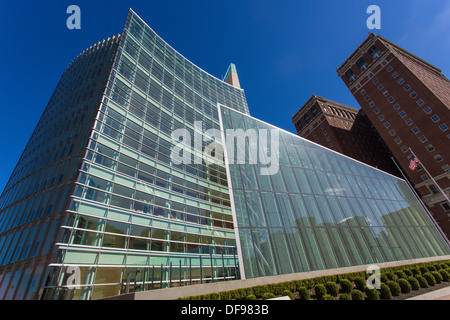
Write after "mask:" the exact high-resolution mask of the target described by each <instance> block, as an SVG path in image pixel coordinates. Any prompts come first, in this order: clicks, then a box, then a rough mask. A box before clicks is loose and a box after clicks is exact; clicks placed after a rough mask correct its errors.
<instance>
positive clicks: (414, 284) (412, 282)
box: [406, 276, 420, 290]
mask: <svg viewBox="0 0 450 320" xmlns="http://www.w3.org/2000/svg"><path fill="white" fill-rule="evenodd" d="M406 280H408V282H409V284H410V285H411V289H413V290H419V289H420V284H419V281H418V280H417V279H416V278H414V277H413V276H409V277H408V279H406Z"/></svg>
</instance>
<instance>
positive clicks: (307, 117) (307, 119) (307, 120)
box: [303, 113, 311, 124]
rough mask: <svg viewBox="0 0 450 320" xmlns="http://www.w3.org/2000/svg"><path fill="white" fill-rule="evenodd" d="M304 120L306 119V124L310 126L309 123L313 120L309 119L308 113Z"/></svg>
mask: <svg viewBox="0 0 450 320" xmlns="http://www.w3.org/2000/svg"><path fill="white" fill-rule="evenodd" d="M303 118H304V119H305V121H306V124H308V123H309V122H310V121H311V119H310V118H309V115H308V114H307V113H305V115H304V116H303Z"/></svg>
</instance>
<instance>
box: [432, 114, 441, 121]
mask: <svg viewBox="0 0 450 320" xmlns="http://www.w3.org/2000/svg"><path fill="white" fill-rule="evenodd" d="M431 120H433V121H434V122H438V121H439V117H438V116H437V115H436V114H435V115H433V116H432V117H431Z"/></svg>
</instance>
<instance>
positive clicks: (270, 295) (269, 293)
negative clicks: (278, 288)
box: [262, 292, 275, 300]
mask: <svg viewBox="0 0 450 320" xmlns="http://www.w3.org/2000/svg"><path fill="white" fill-rule="evenodd" d="M262 298H263V299H264V300H267V299H272V298H275V295H274V294H273V293H272V292H266V293H264V294H263V295H262Z"/></svg>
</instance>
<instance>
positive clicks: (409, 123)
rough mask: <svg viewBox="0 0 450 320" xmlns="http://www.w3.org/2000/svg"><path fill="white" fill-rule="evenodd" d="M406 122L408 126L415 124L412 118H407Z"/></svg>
mask: <svg viewBox="0 0 450 320" xmlns="http://www.w3.org/2000/svg"><path fill="white" fill-rule="evenodd" d="M405 122H406V124H407V125H408V126H410V125H412V124H413V121H412V120H411V119H407V120H406V121H405Z"/></svg>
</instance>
